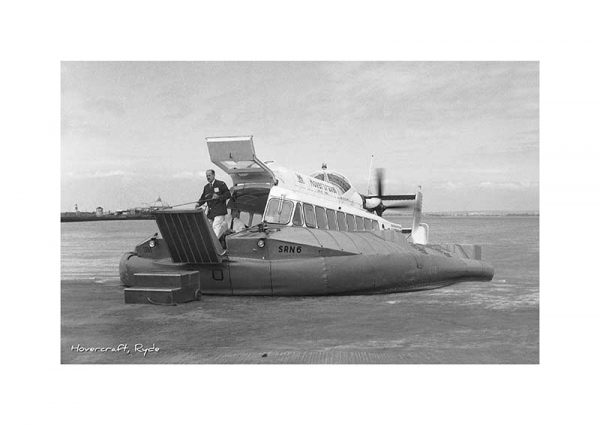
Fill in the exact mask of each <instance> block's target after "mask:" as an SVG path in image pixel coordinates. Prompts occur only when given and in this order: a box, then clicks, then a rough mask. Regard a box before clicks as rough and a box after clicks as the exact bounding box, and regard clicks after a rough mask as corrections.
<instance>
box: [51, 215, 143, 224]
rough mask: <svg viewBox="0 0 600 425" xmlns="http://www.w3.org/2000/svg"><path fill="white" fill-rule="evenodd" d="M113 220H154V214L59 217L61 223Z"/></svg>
mask: <svg viewBox="0 0 600 425" xmlns="http://www.w3.org/2000/svg"><path fill="white" fill-rule="evenodd" d="M115 220H154V216H151V215H137V216H128V215H117V216H114V215H112V216H111V215H104V216H95V215H94V216H63V215H61V217H60V222H61V223H73V222H81V221H115Z"/></svg>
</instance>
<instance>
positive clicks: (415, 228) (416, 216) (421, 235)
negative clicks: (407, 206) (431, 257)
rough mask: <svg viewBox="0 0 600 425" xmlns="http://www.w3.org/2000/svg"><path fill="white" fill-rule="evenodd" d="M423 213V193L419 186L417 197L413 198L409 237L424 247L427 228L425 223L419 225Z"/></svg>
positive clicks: (427, 234) (427, 232)
mask: <svg viewBox="0 0 600 425" xmlns="http://www.w3.org/2000/svg"><path fill="white" fill-rule="evenodd" d="M422 211H423V192H421V186H419V189H418V190H417V196H416V198H415V208H414V211H413V223H412V230H411V235H410V237H411V238H412V240H413V242H414V243H417V244H420V245H426V244H427V241H428V240H429V226H428V225H427V224H425V223H421V213H422Z"/></svg>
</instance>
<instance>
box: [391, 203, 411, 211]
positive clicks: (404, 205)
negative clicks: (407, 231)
mask: <svg viewBox="0 0 600 425" xmlns="http://www.w3.org/2000/svg"><path fill="white" fill-rule="evenodd" d="M384 207H385V208H384V210H405V209H409V208H412V207H413V206H412V205H411V204H401V205H384Z"/></svg>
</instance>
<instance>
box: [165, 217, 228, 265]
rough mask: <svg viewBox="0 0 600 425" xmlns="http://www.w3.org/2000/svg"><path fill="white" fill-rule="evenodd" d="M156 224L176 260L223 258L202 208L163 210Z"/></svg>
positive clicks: (214, 260) (202, 261) (216, 260)
mask: <svg viewBox="0 0 600 425" xmlns="http://www.w3.org/2000/svg"><path fill="white" fill-rule="evenodd" d="M156 224H157V225H158V228H159V230H160V233H161V235H162V236H163V239H164V240H165V242H166V243H167V246H168V247H169V252H170V253H171V258H172V259H173V261H174V262H175V263H189V264H218V263H220V262H221V257H220V255H221V254H222V253H223V250H222V248H221V245H220V243H219V241H218V240H217V237H216V235H215V234H214V232H213V230H212V227H211V226H210V223H209V222H208V220H207V218H206V216H205V215H204V213H203V212H202V211H196V210H193V211H160V212H157V213H156Z"/></svg>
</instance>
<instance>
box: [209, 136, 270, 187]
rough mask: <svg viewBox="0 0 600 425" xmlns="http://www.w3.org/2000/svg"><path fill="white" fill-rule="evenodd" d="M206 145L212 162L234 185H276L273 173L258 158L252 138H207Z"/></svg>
mask: <svg viewBox="0 0 600 425" xmlns="http://www.w3.org/2000/svg"><path fill="white" fill-rule="evenodd" d="M206 143H207V145H208V154H209V155H210V160H211V161H212V162H213V163H214V164H215V165H216V166H217V167H219V168H221V169H222V170H223V171H225V172H226V173H227V174H229V176H230V177H231V180H232V181H233V184H234V185H237V184H247V183H259V184H261V183H262V184H263V185H268V186H269V187H270V186H272V185H273V184H274V183H275V180H276V178H275V175H274V174H273V171H271V169H269V167H267V166H266V165H265V164H264V163H263V162H261V161H260V160H259V159H258V158H256V154H255V153H254V142H253V141H252V136H236V137H207V138H206Z"/></svg>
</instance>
